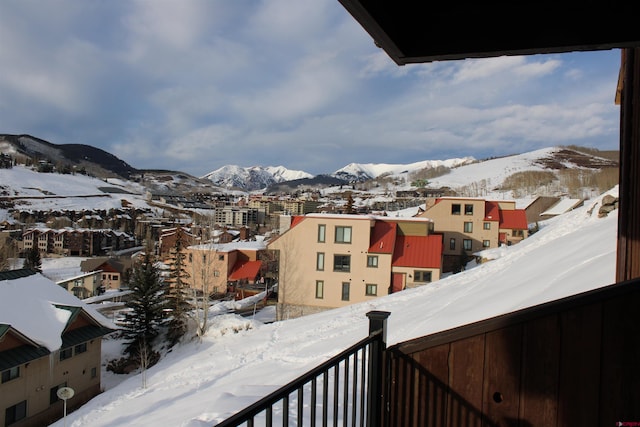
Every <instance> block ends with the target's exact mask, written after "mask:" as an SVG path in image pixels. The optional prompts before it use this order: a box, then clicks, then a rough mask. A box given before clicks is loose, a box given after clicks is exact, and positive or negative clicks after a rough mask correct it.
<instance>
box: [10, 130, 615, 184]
mask: <svg viewBox="0 0 640 427" xmlns="http://www.w3.org/2000/svg"><path fill="white" fill-rule="evenodd" d="M0 153H3V154H9V155H14V156H22V157H24V158H29V159H30V161H31V162H32V164H35V163H36V162H38V161H47V162H51V163H53V164H54V165H57V164H62V165H64V166H65V167H69V168H70V167H73V168H86V170H87V172H88V173H89V174H91V175H94V176H96V177H99V178H103V179H104V178H110V177H114V176H116V177H120V178H124V179H139V177H144V179H145V181H149V182H152V181H153V180H154V178H155V181H157V182H158V183H161V187H162V188H163V189H166V190H167V191H170V190H171V189H172V188H176V189H177V188H182V189H184V188H185V187H188V186H189V185H191V184H192V185H194V186H202V185H206V186H209V185H210V186H213V187H216V188H220V189H222V190H227V191H231V190H234V191H265V192H267V193H277V192H292V191H296V190H297V189H299V188H323V187H327V186H341V185H356V184H359V185H368V184H367V183H368V182H370V183H371V184H370V185H380V183H381V182H382V183H384V182H388V181H393V182H396V183H400V182H402V183H404V185H405V186H410V185H415V186H425V185H426V184H427V183H429V184H432V185H435V186H451V183H452V182H453V183H456V182H457V181H458V180H456V179H455V176H457V175H463V178H461V181H464V179H465V178H464V173H463V169H465V168H462V167H463V166H466V167H470V168H474V167H475V168H483V167H486V168H487V170H488V172H487V178H488V179H487V181H488V182H485V183H483V184H482V185H493V186H498V185H500V183H498V182H496V178H494V179H493V181H494V182H491V178H490V175H489V173H490V172H489V170H491V169H492V168H493V169H497V168H499V169H504V174H505V175H506V174H507V173H509V172H510V173H511V174H513V173H516V172H518V170H522V169H527V168H529V169H535V170H539V171H554V172H553V173H555V174H557V173H559V171H562V170H567V169H582V170H593V171H596V170H603V169H607V168H612V167H617V166H618V162H617V161H616V160H615V159H612V158H611V157H613V158H615V157H616V155H617V156H619V153H617V154H616V152H611V153H610V152H600V151H599V150H594V149H589V148H584V147H576V146H570V147H549V148H546V149H541V150H535V151H533V152H530V153H523V154H515V155H511V156H501V157H496V158H490V159H485V160H476V159H475V158H473V157H470V156H467V157H461V158H452V159H447V160H423V161H418V162H413V163H408V164H388V163H350V164H348V165H346V166H344V167H343V168H340V169H338V170H336V171H334V172H332V173H327V174H319V175H315V176H314V175H312V174H310V173H308V172H305V171H299V170H292V169H288V168H287V167H285V166H282V165H280V166H251V167H241V166H237V165H226V166H223V167H221V168H218V169H216V170H214V171H212V172H210V173H208V174H206V175H204V176H202V177H194V176H192V175H189V174H188V173H184V172H179V171H166V170H150V169H149V170H144V169H137V168H134V167H133V166H131V165H129V164H128V163H126V162H125V161H123V160H121V159H118V158H117V157H116V156H114V155H112V154H110V153H108V152H106V151H104V150H102V149H99V148H95V147H92V146H90V145H85V144H61V145H59V144H52V143H50V142H48V141H45V140H43V139H40V138H37V137H34V136H31V135H27V134H21V135H11V134H0ZM599 154H602V156H600V155H599ZM530 157H533V158H535V159H534V160H531V162H533V163H528V162H530ZM521 158H522V159H521ZM490 165H493V166H492V167H489V166H490ZM515 165H518V166H517V167H516V166H515ZM454 172H455V173H454ZM491 173H493V172H491ZM170 175H173V176H174V177H173V179H170ZM443 176H446V177H447V179H442V178H441V177H443ZM494 176H497V175H495V173H494ZM505 178H506V176H500V180H503V179H505ZM189 183H191V184H189ZM460 185H463V184H462V182H461V184H460Z"/></svg>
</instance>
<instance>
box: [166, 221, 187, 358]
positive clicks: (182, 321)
mask: <svg viewBox="0 0 640 427" xmlns="http://www.w3.org/2000/svg"><path fill="white" fill-rule="evenodd" d="M184 249H185V239H184V231H183V229H182V227H180V226H178V227H177V228H176V241H175V244H174V246H173V248H172V249H171V270H170V272H169V277H168V278H167V280H166V282H167V285H168V289H167V293H168V296H167V308H168V309H169V312H170V318H169V321H168V323H167V340H168V341H169V345H171V346H173V345H175V344H176V343H177V342H178V341H179V340H180V338H182V337H183V336H184V335H185V333H186V332H187V326H188V320H189V317H188V316H189V311H190V310H191V308H192V307H191V305H190V304H189V302H188V300H187V299H188V292H189V283H188V279H189V277H190V275H189V273H188V272H187V269H186V263H185V256H186V254H185V251H184Z"/></svg>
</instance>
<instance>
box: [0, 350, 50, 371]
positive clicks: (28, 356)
mask: <svg viewBox="0 0 640 427" xmlns="http://www.w3.org/2000/svg"><path fill="white" fill-rule="evenodd" d="M49 353H50V351H49V350H47V349H46V348H45V347H34V346H31V345H26V344H25V345H21V346H20V347H16V348H12V349H11V350H7V351H2V352H0V371H5V370H7V369H9V368H13V367H15V366H20V365H23V364H25V363H27V362H31V361H32V360H36V359H40V358H41V357H44V356H47V355H48V354H49Z"/></svg>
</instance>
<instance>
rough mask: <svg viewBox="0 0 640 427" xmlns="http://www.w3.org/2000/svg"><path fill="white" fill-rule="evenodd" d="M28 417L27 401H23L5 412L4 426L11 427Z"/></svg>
mask: <svg viewBox="0 0 640 427" xmlns="http://www.w3.org/2000/svg"><path fill="white" fill-rule="evenodd" d="M26 417H27V401H26V400H23V401H22V402H20V403H16V404H15V405H13V406H9V407H8V408H7V409H6V410H5V411H4V425H5V426H9V425H11V424H13V423H15V422H18V421H20V420H21V419H23V418H26Z"/></svg>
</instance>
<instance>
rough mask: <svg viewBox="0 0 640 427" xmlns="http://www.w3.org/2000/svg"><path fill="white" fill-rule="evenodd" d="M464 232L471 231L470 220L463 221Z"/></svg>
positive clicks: (471, 224)
mask: <svg viewBox="0 0 640 427" xmlns="http://www.w3.org/2000/svg"><path fill="white" fill-rule="evenodd" d="M464 232H465V233H473V223H472V222H465V223H464Z"/></svg>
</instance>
